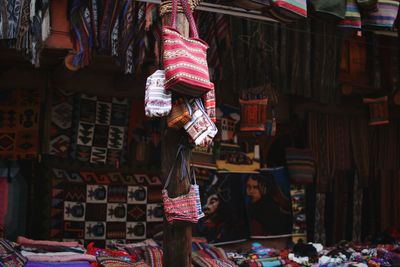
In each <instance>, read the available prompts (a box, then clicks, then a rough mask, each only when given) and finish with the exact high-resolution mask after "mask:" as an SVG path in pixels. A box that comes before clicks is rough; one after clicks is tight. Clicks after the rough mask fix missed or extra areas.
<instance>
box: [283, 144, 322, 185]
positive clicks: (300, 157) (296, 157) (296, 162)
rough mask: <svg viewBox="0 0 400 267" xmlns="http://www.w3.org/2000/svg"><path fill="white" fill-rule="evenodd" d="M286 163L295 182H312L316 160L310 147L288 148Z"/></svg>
mask: <svg viewBox="0 0 400 267" xmlns="http://www.w3.org/2000/svg"><path fill="white" fill-rule="evenodd" d="M286 164H287V168H288V172H289V176H290V180H291V182H292V183H293V184H312V183H313V182H314V177H315V169H316V166H315V160H314V156H313V153H312V151H311V150H310V149H300V148H292V147H291V148H286Z"/></svg>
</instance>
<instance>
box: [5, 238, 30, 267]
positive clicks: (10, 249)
mask: <svg viewBox="0 0 400 267" xmlns="http://www.w3.org/2000/svg"><path fill="white" fill-rule="evenodd" d="M26 262H27V259H26V258H25V257H24V256H22V255H21V254H20V253H19V252H17V251H16V250H15V249H14V244H13V243H11V242H10V241H8V240H6V239H2V238H0V266H2V267H22V266H24V265H25V263H26Z"/></svg>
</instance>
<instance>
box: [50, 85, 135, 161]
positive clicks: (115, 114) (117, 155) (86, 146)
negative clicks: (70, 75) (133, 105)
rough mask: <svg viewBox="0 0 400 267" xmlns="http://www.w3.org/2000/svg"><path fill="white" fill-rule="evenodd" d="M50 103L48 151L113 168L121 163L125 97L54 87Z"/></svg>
mask: <svg viewBox="0 0 400 267" xmlns="http://www.w3.org/2000/svg"><path fill="white" fill-rule="evenodd" d="M51 106H52V109H51V115H50V117H51V133H50V142H49V153H50V154H52V155H54V156H57V157H61V158H72V159H76V160H79V161H81V162H85V163H93V164H100V165H112V166H116V167H118V166H119V165H120V164H124V163H125V160H126V154H127V143H128V142H127V134H128V122H129V117H130V101H129V99H128V98H117V97H101V96H92V95H86V94H80V93H71V92H68V91H62V90H54V92H53V97H52V104H51Z"/></svg>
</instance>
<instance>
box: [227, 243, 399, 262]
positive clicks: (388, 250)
mask: <svg viewBox="0 0 400 267" xmlns="http://www.w3.org/2000/svg"><path fill="white" fill-rule="evenodd" d="M228 257H229V258H230V259H232V260H233V261H234V262H235V263H236V264H237V265H238V266H240V267H279V266H286V267H289V266H290V267H296V266H313V267H334V266H352V267H368V266H370V267H384V266H400V247H399V246H398V245H396V244H391V245H368V246H367V245H360V244H354V243H348V242H342V243H340V244H338V245H336V246H333V247H328V248H324V247H323V246H322V245H321V244H312V243H309V244H302V243H301V244H297V245H295V246H294V247H293V249H291V250H290V251H289V250H276V249H271V248H266V247H263V246H262V245H261V244H259V243H254V244H253V248H252V251H249V252H246V253H240V254H239V253H234V252H229V253H228Z"/></svg>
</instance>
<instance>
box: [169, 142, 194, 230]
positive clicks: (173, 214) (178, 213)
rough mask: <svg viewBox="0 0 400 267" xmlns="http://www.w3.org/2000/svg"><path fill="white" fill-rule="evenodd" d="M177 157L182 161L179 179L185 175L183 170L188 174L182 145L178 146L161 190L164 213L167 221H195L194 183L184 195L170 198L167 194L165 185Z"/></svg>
mask: <svg viewBox="0 0 400 267" xmlns="http://www.w3.org/2000/svg"><path fill="white" fill-rule="evenodd" d="M179 157H181V161H182V167H181V175H182V177H181V180H182V179H183V177H184V176H185V170H186V174H187V175H190V174H189V172H188V171H187V169H186V168H187V164H186V162H185V160H184V157H183V147H182V146H180V147H179V148H178V152H177V155H176V158H175V161H174V164H173V165H172V167H171V169H170V171H169V173H168V177H167V179H166V181H165V185H164V188H163V190H162V197H163V204H164V215H165V218H166V219H167V221H168V222H169V223H172V222H174V221H186V222H192V223H197V221H198V218H199V215H198V211H197V204H196V189H195V187H194V185H190V189H189V192H188V193H187V194H185V195H181V196H179V197H176V198H170V197H169V196H168V191H167V187H168V184H169V182H170V180H171V176H172V173H173V170H174V168H175V164H176V162H177V161H178V158H179ZM183 166H185V167H183Z"/></svg>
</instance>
